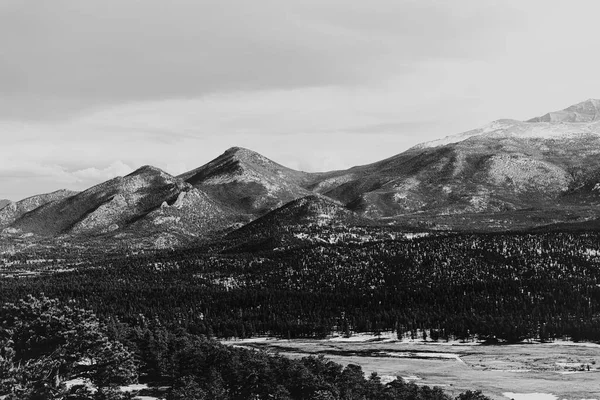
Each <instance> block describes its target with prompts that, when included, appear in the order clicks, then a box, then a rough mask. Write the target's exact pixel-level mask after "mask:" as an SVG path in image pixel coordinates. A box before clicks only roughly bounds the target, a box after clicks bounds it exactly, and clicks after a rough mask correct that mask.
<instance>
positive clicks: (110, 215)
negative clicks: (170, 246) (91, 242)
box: [12, 166, 220, 235]
mask: <svg viewBox="0 0 600 400" xmlns="http://www.w3.org/2000/svg"><path fill="white" fill-rule="evenodd" d="M192 189H193V188H192V187H191V186H190V185H189V184H187V183H185V182H183V181H182V180H180V179H178V178H175V177H173V176H171V175H169V174H167V173H166V172H164V171H161V170H159V169H158V168H154V167H150V166H145V167H142V168H140V169H138V170H136V171H134V172H132V173H131V174H129V175H127V176H125V177H117V178H114V179H111V180H109V181H107V182H104V183H102V184H99V185H96V186H94V187H92V188H90V189H88V190H86V191H84V192H81V193H78V194H75V195H72V196H69V197H66V198H63V199H60V200H57V201H54V202H51V203H48V204H45V205H44V206H42V207H38V208H36V209H35V210H33V211H32V212H29V213H28V214H26V215H23V216H22V217H21V218H19V219H18V220H16V221H15V222H14V223H13V224H12V227H13V228H15V229H17V230H20V231H23V232H32V233H35V234H38V235H60V234H71V235H80V234H101V233H108V232H113V231H117V230H120V229H122V228H124V227H126V226H129V225H130V224H132V223H135V222H136V221H137V222H138V223H139V221H140V220H141V219H143V218H146V217H148V218H150V219H151V222H149V223H151V224H154V225H161V224H162V223H166V222H173V220H175V221H176V220H177V217H176V216H172V218H173V220H169V219H168V218H167V214H169V211H168V210H169V209H170V205H174V207H173V208H174V209H176V210H179V209H184V208H185V207H189V206H190V204H194V203H195V202H194V201H193V200H192V199H193V198H194V197H202V196H201V195H200V194H199V193H198V192H197V191H195V192H194V193H191V194H189V195H186V193H187V192H190V191H192ZM216 210H217V208H216V206H215V207H213V208H212V209H211V208H210V207H206V210H205V211H206V214H209V215H204V217H205V218H207V219H211V218H213V217H214V215H213V214H212V212H215V213H220V211H216ZM185 211H187V212H188V213H189V209H188V210H185ZM152 212H154V213H153V214H152ZM161 217H162V218H163V220H161V219H160V218H161ZM139 233H140V234H142V233H143V232H139Z"/></svg>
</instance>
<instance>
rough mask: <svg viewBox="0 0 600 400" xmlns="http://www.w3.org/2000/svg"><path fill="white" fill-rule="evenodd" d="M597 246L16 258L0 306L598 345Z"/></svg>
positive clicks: (525, 243) (179, 325)
mask: <svg viewBox="0 0 600 400" xmlns="http://www.w3.org/2000/svg"><path fill="white" fill-rule="evenodd" d="M599 239H600V238H599V235H598V234H597V233H590V232H563V233H561V232H552V233H535V234H533V233H503V234H451V235H442V236H436V237H425V238H416V239H412V240H405V239H397V240H376V241H370V242H365V243H356V242H351V243H345V242H338V243H334V244H324V243H316V244H315V243H309V244H303V245H301V246H296V247H287V248H280V249H271V248H266V249H264V250H263V249H260V248H254V251H252V252H249V251H247V249H246V250H244V251H243V252H242V251H231V250H227V251H225V252H221V253H216V252H214V251H212V249H214V246H213V247H212V248H211V251H207V250H206V248H202V247H198V248H194V249H188V250H178V251H163V252H146V253H143V254H137V255H134V254H129V255H127V256H115V255H103V254H101V253H99V254H96V255H94V256H93V257H90V256H89V255H88V256H87V258H85V257H84V258H85V260H83V261H82V259H81V256H77V257H73V256H72V255H71V256H69V255H65V254H62V255H61V257H64V259H63V260H61V261H60V262H57V261H56V260H53V259H51V258H50V257H51V255H48V254H44V255H40V254H36V255H30V256H29V258H30V260H29V262H28V261H27V260H23V259H17V257H16V256H15V258H14V259H9V258H6V259H5V263H6V264H9V263H10V265H11V267H10V268H7V267H6V268H4V272H5V273H4V275H3V276H4V278H3V279H0V300H1V301H2V302H13V301H16V300H18V299H21V298H23V297H24V296H26V295H28V294H37V293H45V294H46V295H47V296H49V297H52V298H58V299H60V300H62V301H68V300H75V301H76V302H77V303H78V304H80V305H81V306H82V307H85V308H89V309H91V310H93V311H94V312H95V313H96V314H97V315H98V316H99V317H100V318H115V319H117V320H119V321H121V322H123V323H127V324H130V325H131V326H139V325H143V324H146V323H148V321H160V322H161V324H164V325H165V326H168V327H169V329H171V328H173V329H175V328H176V329H183V330H184V331H185V332H188V333H190V334H196V335H205V336H207V337H217V338H229V337H251V336H256V335H272V336H279V337H283V338H300V337H313V338H321V337H325V336H327V335H330V334H333V333H337V334H344V335H352V334H353V333H356V332H381V331H395V332H397V334H398V336H399V337H415V335H417V334H419V335H421V334H422V332H425V334H426V335H427V337H428V338H429V339H432V340H450V339H459V340H469V339H477V340H483V341H489V342H498V341H506V342H518V341H521V340H523V339H539V340H542V341H546V340H553V339H557V338H567V339H571V340H574V341H581V340H585V341H600V324H599V323H598V322H599V320H600V286H599V284H598V282H600V279H599V278H600V268H599V263H600V241H599ZM69 257H71V258H69ZM34 259H36V260H39V259H44V260H46V261H45V264H44V263H42V264H43V265H41V264H40V263H39V262H37V263H35V264H32V263H31V260H34ZM57 265H60V267H57ZM9 269H10V271H11V273H10V274H8V273H7V272H6V271H8V270H9ZM19 271H20V272H24V271H26V272H28V273H27V274H25V275H23V274H20V273H19ZM31 271H42V272H41V273H38V274H36V273H33V274H31ZM53 271H54V272H53ZM418 332H419V333H418Z"/></svg>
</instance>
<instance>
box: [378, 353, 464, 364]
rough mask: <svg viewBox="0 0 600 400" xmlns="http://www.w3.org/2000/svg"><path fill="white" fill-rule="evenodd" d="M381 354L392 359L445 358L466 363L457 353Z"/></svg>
mask: <svg viewBox="0 0 600 400" xmlns="http://www.w3.org/2000/svg"><path fill="white" fill-rule="evenodd" d="M381 354H385V355H388V356H391V357H401V358H415V357H418V358H443V359H448V360H456V361H458V362H460V363H463V364H464V361H463V360H461V359H460V357H459V356H458V354H455V353H421V352H417V353H412V352H411V353H404V352H403V353H397V352H393V351H385V352H382V353H381Z"/></svg>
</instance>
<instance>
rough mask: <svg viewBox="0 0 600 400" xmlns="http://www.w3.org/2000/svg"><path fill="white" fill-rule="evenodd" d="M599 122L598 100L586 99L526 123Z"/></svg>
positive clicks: (599, 107)
mask: <svg viewBox="0 0 600 400" xmlns="http://www.w3.org/2000/svg"><path fill="white" fill-rule="evenodd" d="M599 120H600V100H599V99H587V100H585V101H582V102H581V103H577V104H573V105H572V106H569V107H567V108H565V109H564V110H560V111H552V112H549V113H547V114H544V115H542V116H541V117H535V118H532V119H530V120H528V121H527V122H593V121H599Z"/></svg>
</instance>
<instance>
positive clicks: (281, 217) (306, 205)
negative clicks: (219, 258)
mask: <svg viewBox="0 0 600 400" xmlns="http://www.w3.org/2000/svg"><path fill="white" fill-rule="evenodd" d="M375 225H376V222H375V221H372V220H370V219H369V218H365V217H363V216H361V215H359V214H357V213H355V212H353V211H351V210H349V209H347V208H346V207H344V206H343V205H341V204H339V203H337V202H334V201H332V200H331V199H328V198H326V197H324V196H319V195H310V196H306V197H302V198H300V199H297V200H294V201H291V202H289V203H287V204H286V205H284V206H282V207H280V208H277V209H275V210H273V211H271V212H269V213H268V214H266V215H264V216H262V217H260V218H257V219H256V220H254V221H252V222H250V223H249V224H247V225H245V226H243V227H241V228H239V229H238V230H236V231H233V232H231V233H230V234H228V235H227V237H226V240H228V243H227V245H228V246H230V247H232V248H235V249H236V250H237V251H239V250H265V249H272V248H277V247H282V246H290V245H301V244H308V243H337V242H339V241H350V242H353V241H362V239H363V238H364V236H365V235H366V234H367V230H366V229H365V228H368V227H373V226H375Z"/></svg>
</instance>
